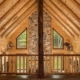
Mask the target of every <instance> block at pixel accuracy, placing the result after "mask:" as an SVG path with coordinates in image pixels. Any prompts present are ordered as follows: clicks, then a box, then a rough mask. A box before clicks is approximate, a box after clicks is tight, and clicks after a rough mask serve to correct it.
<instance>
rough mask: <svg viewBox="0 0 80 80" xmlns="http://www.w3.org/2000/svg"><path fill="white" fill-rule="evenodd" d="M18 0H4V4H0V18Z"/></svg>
mask: <svg viewBox="0 0 80 80" xmlns="http://www.w3.org/2000/svg"><path fill="white" fill-rule="evenodd" d="M18 1H19V0H6V1H5V2H4V4H2V5H1V6H0V18H1V17H3V16H4V14H6V12H8V11H9V10H10V8H12V7H13V6H14V5H15V4H16V3H17V2H18ZM6 5H7V6H6Z"/></svg>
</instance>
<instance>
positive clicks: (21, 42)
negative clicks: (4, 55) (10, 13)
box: [17, 29, 27, 49]
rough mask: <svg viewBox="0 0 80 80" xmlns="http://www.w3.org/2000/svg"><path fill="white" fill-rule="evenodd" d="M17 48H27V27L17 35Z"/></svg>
mask: <svg viewBox="0 0 80 80" xmlns="http://www.w3.org/2000/svg"><path fill="white" fill-rule="evenodd" d="M17 48H23V49H24V48H27V29H26V30H25V31H23V32H22V33H21V34H20V35H19V36H18V37H17Z"/></svg>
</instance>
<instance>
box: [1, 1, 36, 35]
mask: <svg viewBox="0 0 80 80" xmlns="http://www.w3.org/2000/svg"><path fill="white" fill-rule="evenodd" d="M34 2H35V0H33V1H29V2H27V4H26V5H25V6H24V7H23V8H22V9H21V10H19V11H18V13H16V14H15V15H14V16H13V17H12V18H11V19H10V21H8V23H7V24H5V25H4V27H3V28H5V29H4V30H2V31H1V34H3V33H4V32H5V31H6V30H8V29H9V28H10V26H11V25H12V24H13V23H15V22H16V21H17V20H18V18H19V17H20V16H21V15H23V14H24V13H25V11H26V10H27V9H28V8H29V7H30V6H31V5H32V4H33V3H34Z"/></svg>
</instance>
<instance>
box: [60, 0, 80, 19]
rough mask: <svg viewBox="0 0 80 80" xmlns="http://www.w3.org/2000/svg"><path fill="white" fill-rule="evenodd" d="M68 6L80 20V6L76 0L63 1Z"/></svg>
mask: <svg viewBox="0 0 80 80" xmlns="http://www.w3.org/2000/svg"><path fill="white" fill-rule="evenodd" d="M61 1H62V2H63V3H64V4H65V5H67V6H68V7H69V8H70V9H71V10H72V11H73V12H74V13H75V14H76V15H77V16H78V17H79V18H80V6H79V5H78V4H77V3H76V2H75V1H74V0H61Z"/></svg>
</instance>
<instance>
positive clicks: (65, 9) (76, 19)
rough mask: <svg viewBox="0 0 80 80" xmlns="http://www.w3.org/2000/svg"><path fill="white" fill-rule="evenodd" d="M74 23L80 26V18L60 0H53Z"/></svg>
mask: <svg viewBox="0 0 80 80" xmlns="http://www.w3.org/2000/svg"><path fill="white" fill-rule="evenodd" d="M51 1H52V2H53V3H54V4H55V5H56V6H57V7H58V8H59V9H60V10H61V11H62V12H63V13H64V14H65V15H66V16H67V17H68V18H69V19H70V20H71V21H72V22H74V24H76V25H77V26H78V27H79V28H80V19H79V17H77V16H76V15H75V14H74V13H73V12H72V11H71V10H70V9H69V8H68V7H67V6H66V5H65V4H63V2H61V1H60V0H51Z"/></svg>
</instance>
